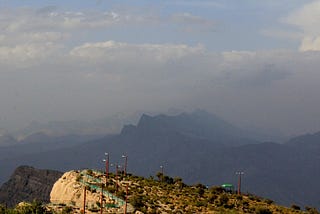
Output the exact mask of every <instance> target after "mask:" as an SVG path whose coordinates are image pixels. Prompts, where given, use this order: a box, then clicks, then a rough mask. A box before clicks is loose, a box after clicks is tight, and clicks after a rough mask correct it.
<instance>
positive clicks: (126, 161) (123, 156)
mask: <svg viewBox="0 0 320 214" xmlns="http://www.w3.org/2000/svg"><path fill="white" fill-rule="evenodd" d="M122 158H124V159H125V160H124V169H123V170H124V171H123V172H124V176H126V175H127V164H128V156H127V155H122Z"/></svg>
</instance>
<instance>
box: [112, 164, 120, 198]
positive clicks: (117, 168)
mask: <svg viewBox="0 0 320 214" xmlns="http://www.w3.org/2000/svg"><path fill="white" fill-rule="evenodd" d="M111 166H115V167H116V192H118V171H119V167H121V166H120V165H118V164H111Z"/></svg>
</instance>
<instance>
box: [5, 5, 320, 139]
mask: <svg viewBox="0 0 320 214" xmlns="http://www.w3.org/2000/svg"><path fill="white" fill-rule="evenodd" d="M319 51H320V0H282V1H278V0H266V1H256V0H242V1H239V0H197V1H196V0H161V1H157V0H148V1H147V0H145V1H142V0H137V1H121V0H117V1H115V0H114V1H112V0H110V1H109V0H77V1H75V0H68V1H48V0H42V1H40V0H39V1H35V0H10V1H9V0H0V100H1V102H0V128H5V129H12V128H17V127H23V126H25V125H27V124H28V123H30V122H31V121H39V122H47V121H63V120H76V119H81V120H90V119H97V118H102V117H107V116H111V115H113V114H117V113H126V114H130V113H133V112H136V111H152V112H166V111H168V109H171V108H177V109H182V110H184V111H192V110H193V109H205V110H207V111H209V112H211V113H214V114H216V115H218V116H220V117H222V118H224V119H226V120H228V121H230V122H231V123H234V124H235V125H238V126H240V127H245V128H253V129H259V130H264V131H266V132H269V131H270V132H271V131H272V132H273V131H276V132H280V133H283V134H284V135H287V136H291V135H298V134H303V133H308V132H316V131H320V121H319V119H318V115H319V109H320V96H319V94H318V92H319V91H320V84H319V82H320V81H319V80H320V73H319V72H320V71H319V67H320V52H319Z"/></svg>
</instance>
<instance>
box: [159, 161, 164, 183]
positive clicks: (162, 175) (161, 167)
mask: <svg viewBox="0 0 320 214" xmlns="http://www.w3.org/2000/svg"><path fill="white" fill-rule="evenodd" d="M160 169H161V181H162V182H163V177H164V174H163V166H162V165H161V166H160Z"/></svg>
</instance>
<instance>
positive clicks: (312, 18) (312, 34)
mask: <svg viewBox="0 0 320 214" xmlns="http://www.w3.org/2000/svg"><path fill="white" fill-rule="evenodd" d="M282 21H283V22H284V23H287V24H290V25H293V26H296V27H297V28H298V29H299V30H301V31H302V32H303V38H302V42H301V46H300V50H301V51H308V50H313V51H318V50H320V45H319V40H320V28H319V26H320V1H319V0H316V1H312V2H311V3H308V4H305V5H304V6H303V7H302V8H300V9H298V10H296V11H294V12H292V13H291V14H289V15H288V16H287V17H286V18H284V19H283V20H282Z"/></svg>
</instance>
